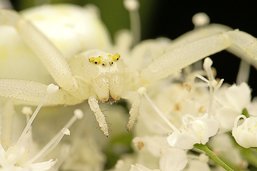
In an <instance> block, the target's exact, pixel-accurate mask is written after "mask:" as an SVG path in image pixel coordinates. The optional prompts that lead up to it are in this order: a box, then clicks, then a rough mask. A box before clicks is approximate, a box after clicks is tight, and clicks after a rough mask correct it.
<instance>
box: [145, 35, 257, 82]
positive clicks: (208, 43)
mask: <svg viewBox="0 0 257 171" xmlns="http://www.w3.org/2000/svg"><path fill="white" fill-rule="evenodd" d="M225 49H227V50H228V51H231V52H233V53H235V54H236V55H239V57H240V58H242V59H244V60H246V61H248V62H252V64H253V65H254V66H255V67H256V66H257V60H256V59H257V41H256V38H254V37H253V36H251V35H249V34H247V33H244V32H241V31H238V30H235V31H229V32H226V33H221V34H216V35H213V36H209V37H205V38H203V39H200V40H196V41H193V42H190V43H187V44H184V45H183V46H179V47H177V48H174V49H172V50H170V51H167V52H166V53H165V54H164V55H162V56H160V57H158V58H156V60H155V61H153V62H152V63H151V64H150V65H148V67H146V68H145V69H143V70H142V73H141V76H142V79H143V80H145V81H146V82H153V81H157V80H159V79H162V78H165V77H167V76H168V75H170V74H172V73H175V72H179V71H180V70H181V69H183V68H185V67H186V66H188V65H190V64H192V63H194V62H196V61H199V60H201V59H203V58H204V57H207V56H209V55H212V54H214V53H217V52H219V51H222V50H225Z"/></svg>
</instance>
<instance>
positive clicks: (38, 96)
mask: <svg viewBox="0 0 257 171" xmlns="http://www.w3.org/2000/svg"><path fill="white" fill-rule="evenodd" d="M47 92H48V85H45V84H42V83H38V82H34V81H24V80H14V79H0V96H1V97H4V98H10V99H12V100H13V101H14V103H15V104H26V105H38V104H40V103H42V99H44V98H46V99H45V101H44V105H46V106H53V105H61V104H66V105H72V104H76V103H79V100H78V99H76V98H74V97H73V96H71V95H69V94H68V93H67V92H65V91H63V90H62V89H58V90H57V91H56V92H54V93H50V94H49V93H47Z"/></svg>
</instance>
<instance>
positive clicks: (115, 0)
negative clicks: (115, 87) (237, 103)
mask: <svg viewBox="0 0 257 171" xmlns="http://www.w3.org/2000/svg"><path fill="white" fill-rule="evenodd" d="M1 1H5V0H1ZM11 3H12V5H13V7H14V9H16V10H22V9H26V8H29V7H33V6H38V5H42V4H46V3H72V4H78V5H82V6H83V5H85V4H90V3H91V4H95V5H96V6H97V7H99V9H100V13H101V18H102V19H103V21H104V23H105V25H106V26H107V28H108V30H109V31H110V32H111V33H112V35H113V34H114V33H115V32H116V31H118V30H120V29H124V28H129V15H128V13H127V11H126V10H125V9H124V7H123V1H122V0H106V1H105V0H11ZM197 12H206V13H207V14H208V15H209V16H210V21H211V23H220V24H224V25H227V26H229V27H231V28H234V29H240V30H242V31H245V32H247V33H250V34H251V35H253V36H255V37H256V36H257V27H256V17H257V11H256V4H255V2H254V1H251V0H246V1H233V0H226V1H222V2H221V1H215V0H210V1H205V0H195V1H187V0H162V1H157V0H140V16H141V22H142V39H149V38H157V37H160V36H164V37H169V38H171V39H174V38H176V37H178V36H180V35H181V34H183V33H185V32H187V31H189V30H191V29H193V27H194V26H193V24H192V22H191V18H192V16H193V15H194V14H196V13H197ZM214 56H216V57H214V58H212V59H213V60H214V61H215V62H214V67H215V68H217V70H219V72H218V76H219V77H220V78H225V79H226V82H229V83H234V82H235V78H236V73H237V68H238V66H239V59H238V58H235V57H234V55H231V54H230V53H228V52H224V51H223V52H220V53H218V54H215V55H214ZM231 64H233V67H230V68H229V69H227V70H226V71H224V70H222V68H223V66H228V65H229V66H231ZM256 75H257V74H256V70H255V69H254V68H252V69H251V75H250V79H249V84H250V85H252V86H251V87H256V86H257V82H256V81H255V78H256ZM252 93H253V94H255V95H256V94H257V90H255V89H253V91H252Z"/></svg>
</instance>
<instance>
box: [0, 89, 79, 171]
mask: <svg viewBox="0 0 257 171" xmlns="http://www.w3.org/2000/svg"><path fill="white" fill-rule="evenodd" d="M53 87H54V86H53V85H49V86H48V89H47V94H46V96H45V97H44V98H43V99H42V102H41V103H40V104H39V105H38V106H37V108H36V110H35V111H34V113H33V114H32V115H31V117H30V118H29V116H27V124H26V126H25V128H24V129H23V131H22V133H21V135H20V136H19V137H18V139H17V140H15V141H10V140H8V139H10V137H11V135H5V134H6V133H11V132H14V131H17V130H10V129H12V128H15V127H12V125H8V124H7V123H6V122H8V121H9V120H10V117H14V113H13V111H14V109H13V104H12V103H7V104H6V105H5V107H4V110H3V111H1V113H0V120H1V125H3V126H1V127H0V168H1V169H0V170H1V171H47V170H49V169H52V171H55V170H54V169H53V166H54V164H55V163H56V160H53V159H50V160H46V161H44V160H45V156H46V155H47V154H48V153H49V152H50V151H51V150H53V149H54V148H55V147H56V146H57V145H58V144H59V142H60V141H61V139H62V138H63V136H64V135H70V131H69V129H68V128H69V127H70V126H72V125H73V123H74V122H75V121H76V120H77V119H81V118H82V117H83V112H82V111H81V110H79V109H77V110H75V111H74V116H73V117H72V118H71V119H70V120H69V121H68V122H67V124H66V125H65V126H64V128H62V129H61V130H60V131H59V132H58V133H57V134H56V135H55V136H54V137H53V138H52V139H51V140H50V141H49V142H48V143H47V144H46V145H45V146H44V147H43V148H42V149H38V148H37V145H38V144H37V143H36V142H35V141H33V139H32V123H33V121H34V119H35V118H36V116H37V114H38V112H39V111H40V109H41V107H42V106H43V104H44V102H45V99H46V98H47V96H48V95H49V94H51V93H53V90H52V88H53ZM22 111H23V112H25V113H24V114H26V115H28V114H31V110H30V109H28V108H27V107H26V108H24V109H23V110H22ZM16 117H17V116H16ZM12 124H14V123H12ZM7 130H9V131H10V132H8V131H7ZM57 169H58V168H56V170H57Z"/></svg>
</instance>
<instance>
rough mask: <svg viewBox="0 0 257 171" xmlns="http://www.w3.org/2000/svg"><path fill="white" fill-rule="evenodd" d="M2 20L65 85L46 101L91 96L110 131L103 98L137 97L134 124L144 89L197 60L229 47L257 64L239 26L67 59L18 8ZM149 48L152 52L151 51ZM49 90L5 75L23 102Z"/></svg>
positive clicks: (254, 48)
mask: <svg viewBox="0 0 257 171" xmlns="http://www.w3.org/2000/svg"><path fill="white" fill-rule="evenodd" d="M0 24H1V25H9V26H12V27H14V28H16V30H17V32H18V33H19V34H20V36H21V37H22V39H23V41H24V42H25V43H26V45H27V46H28V47H29V48H30V49H31V50H32V51H33V52H34V53H35V54H36V56H37V57H38V58H39V59H40V60H41V62H42V63H43V65H44V66H45V67H46V69H47V71H48V72H49V73H50V74H51V76H52V77H53V79H54V81H55V82H56V84H58V86H59V87H60V88H59V90H58V91H57V92H56V93H54V94H53V95H51V96H50V97H48V99H47V101H46V103H45V105H74V104H78V103H81V102H83V101H85V100H88V103H89V106H90V108H91V110H92V111H93V112H94V114H95V116H96V119H97V121H98V123H99V126H100V127H101V129H102V131H103V132H104V134H105V135H107V136H108V127H107V124H106V121H105V117H104V115H103V113H102V112H101V109H100V107H99V104H98V100H100V101H101V102H107V101H117V100H119V99H120V98H124V99H127V100H128V101H129V102H131V103H132V107H131V110H130V120H129V123H128V127H129V128H131V127H132V125H133V123H134V122H135V120H136V116H137V114H138V108H139V105H140V94H142V93H145V92H144V91H142V90H144V88H142V87H147V86H148V85H151V84H152V83H154V82H156V81H158V80H160V79H162V78H165V77H167V76H169V75H171V74H172V73H175V72H178V71H180V70H181V69H183V68H184V67H186V66H188V65H190V64H192V63H193V62H196V61H198V60H200V59H202V58H204V57H206V56H209V55H211V54H214V53H216V52H219V51H221V50H224V49H228V50H229V51H231V52H232V53H235V54H237V55H238V56H240V57H241V58H243V59H245V60H246V61H248V62H249V63H252V64H253V65H254V66H255V67H257V61H256V60H257V43H256V39H255V38H254V37H252V36H251V35H249V34H247V33H244V32H241V31H239V30H234V31H227V28H222V27H221V26H215V25H214V26H209V28H205V29H199V30H196V31H193V32H191V33H189V34H188V35H185V36H184V37H183V38H181V39H178V40H177V41H174V43H166V44H165V43H163V42H162V41H152V42H150V43H149V42H145V43H142V44H139V45H138V46H135V48H134V49H133V50H132V51H131V52H130V53H124V56H122V55H120V54H119V53H117V52H112V51H113V50H112V49H110V50H107V51H103V50H89V51H85V52H82V53H80V54H78V55H75V56H74V57H72V58H70V59H69V60H66V59H65V58H64V57H63V55H62V54H61V53H60V52H59V50H57V48H56V47H55V46H54V45H53V44H52V43H51V42H50V41H49V40H48V39H47V38H46V37H45V36H44V35H43V34H42V33H41V32H40V31H38V29H37V28H36V27H35V26H33V25H32V24H31V23H30V22H28V21H26V20H25V19H24V18H22V17H21V16H20V15H19V14H17V13H16V12H14V11H9V10H1V11H0ZM149 51H152V52H150V54H149V53H147V52H149ZM121 53H123V52H121ZM149 56H150V57H149ZM147 57H149V58H150V62H148V64H147V62H145V61H149V59H147ZM46 89H47V85H45V84H42V83H39V82H34V81H26V80H17V79H0V96H2V97H7V98H12V99H14V100H16V102H19V103H23V104H24V103H25V104H31V105H37V104H38V103H39V102H40V100H41V99H42V97H44V95H45V92H46ZM138 90H140V91H138Z"/></svg>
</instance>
